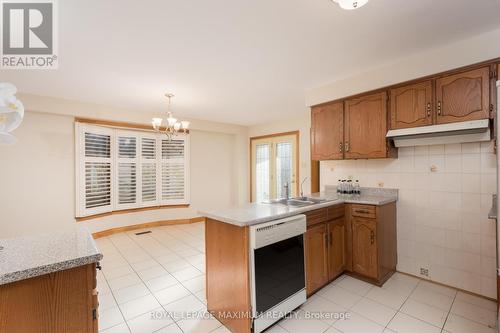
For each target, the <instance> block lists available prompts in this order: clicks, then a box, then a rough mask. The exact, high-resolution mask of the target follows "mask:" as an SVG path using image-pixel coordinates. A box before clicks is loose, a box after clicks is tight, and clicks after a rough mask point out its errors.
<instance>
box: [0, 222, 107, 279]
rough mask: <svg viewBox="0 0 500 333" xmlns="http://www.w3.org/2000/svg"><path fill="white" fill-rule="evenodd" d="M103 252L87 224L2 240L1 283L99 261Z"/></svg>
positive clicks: (0, 246)
mask: <svg viewBox="0 0 500 333" xmlns="http://www.w3.org/2000/svg"><path fill="white" fill-rule="evenodd" d="M101 259H102V253H101V252H100V251H99V249H98V248H97V246H96V243H95V242H94V239H93V238H92V235H91V234H90V232H89V231H88V230H87V229H86V228H84V227H74V228H70V229H67V230H64V231H58V232H52V233H44V234H40V235H33V236H23V237H17V238H7V239H0V285H3V284H7V283H11V282H15V281H20V280H25V279H29V278H32V277H35V276H40V275H45V274H48V273H53V272H57V271H62V270H66V269H69V268H74V267H78V266H83V265H86V264H90V263H94V262H98V261H99V260H101Z"/></svg>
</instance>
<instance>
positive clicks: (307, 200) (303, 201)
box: [264, 197, 326, 207]
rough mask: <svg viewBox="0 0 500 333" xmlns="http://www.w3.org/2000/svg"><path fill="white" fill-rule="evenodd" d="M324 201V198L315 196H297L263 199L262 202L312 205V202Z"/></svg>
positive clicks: (296, 205) (297, 205) (298, 205)
mask: <svg viewBox="0 0 500 333" xmlns="http://www.w3.org/2000/svg"><path fill="white" fill-rule="evenodd" d="M324 201H326V200H325V199H317V198H309V197H297V198H291V199H288V200H287V199H272V200H269V201H265V202H264V203H269V204H280V205H286V206H295V207H302V206H310V205H314V204H317V203H321V202H324Z"/></svg>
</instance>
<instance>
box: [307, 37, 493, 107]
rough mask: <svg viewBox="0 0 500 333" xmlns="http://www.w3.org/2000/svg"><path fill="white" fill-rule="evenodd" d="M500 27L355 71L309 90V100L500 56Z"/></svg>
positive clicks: (344, 94)
mask: <svg viewBox="0 0 500 333" xmlns="http://www.w3.org/2000/svg"><path fill="white" fill-rule="evenodd" d="M499 40H500V29H498V30H494V31H490V32H487V33H484V34H480V35H477V36H474V37H472V38H469V39H465V40H462V41H459V42H456V43H452V44H448V45H443V46H441V47H438V48H435V49H432V50H428V51H425V52H421V53H416V54H414V55H412V56H410V57H406V58H402V59H400V60H399V61H395V62H392V63H390V64H384V65H382V66H379V67H376V68H373V69H371V70H367V71H363V72H362V73H353V75H352V76H350V77H348V78H343V79H340V80H336V81H334V82H332V83H330V84H326V85H323V86H320V87H316V88H314V89H310V90H309V91H307V93H306V104H307V105H316V104H320V103H324V102H328V101H332V100H336V99H340V98H343V97H347V96H351V95H355V94H359V93H362V92H365V91H370V90H373V89H377V88H381V87H386V86H389V85H392V84H396V83H400V82H405V81H408V80H412V79H417V78H420V77H423V76H427V75H432V74H436V73H439V72H444V71H447V70H450V69H455V68H458V67H462V66H467V65H471V64H474V63H479V62H482V61H486V60H490V59H495V58H498V57H500V43H498V41H499Z"/></svg>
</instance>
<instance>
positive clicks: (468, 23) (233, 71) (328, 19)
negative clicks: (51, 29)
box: [0, 0, 500, 125]
mask: <svg viewBox="0 0 500 333" xmlns="http://www.w3.org/2000/svg"><path fill="white" fill-rule="evenodd" d="M58 3H59V69H58V70H45V71H40V70H39V71H36V70H34V71H30V70H23V71H21V70H20V71H13V70H8V71H0V77H1V79H2V81H4V80H5V81H9V82H12V83H14V84H15V85H17V86H18V88H19V90H20V91H22V92H24V93H32V94H37V95H42V96H51V97H60V98H66V99H72V100H77V101H83V102H91V103H96V104H102V105H109V106H115V107H121V108H129V109H134V110H137V112H146V113H150V112H161V111H162V110H165V108H166V99H165V98H164V97H163V94H164V93H165V92H166V91H171V92H173V93H174V94H175V95H176V97H175V98H174V100H173V110H174V114H175V115H176V116H177V117H178V118H182V117H190V118H198V119H205V120H214V121H220V122H227V123H234V124H240V125H253V124H259V123H265V122H267V121H271V120H277V119H280V118H283V117H290V116H293V115H296V114H300V113H303V112H304V110H305V102H304V95H305V91H306V90H308V89H310V88H313V87H317V86H320V85H323V84H326V83H328V82H332V81H335V80H337V79H339V78H343V77H346V76H349V75H352V74H354V73H359V72H361V71H363V69H368V68H371V67H374V66H378V65H381V64H386V63H390V62H391V61H394V60H395V59H398V58H401V57H404V56H407V55H410V54H413V53H415V52H420V51H423V50H425V49H430V48H433V47H436V46H439V45H440V44H447V43H451V42H454V41H457V40H460V39H464V38H467V37H469V36H473V35H476V34H478V33H481V32H485V31H489V30H493V29H495V28H497V27H498V26H500V20H499V16H498V13H499V12H500V0H439V1H436V0H411V1H410V0H371V1H370V2H369V3H368V4H367V5H366V6H365V7H362V8H361V9H358V10H355V11H344V10H341V9H340V8H339V7H338V6H337V5H336V4H334V3H332V2H331V1H330V0H252V1H249V0H210V1H207V0H143V1H133V0H126V1H124V0H106V1H102V0H85V1H83V0H64V1H59V2H58ZM402 3H404V5H401V4H402Z"/></svg>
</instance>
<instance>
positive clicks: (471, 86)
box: [436, 67, 490, 124]
mask: <svg viewBox="0 0 500 333" xmlns="http://www.w3.org/2000/svg"><path fill="white" fill-rule="evenodd" d="M436 100H437V123H438V124H446V123H453V122H458V121H466V120H476V119H487V118H489V115H490V112H489V108H490V70H489V67H485V68H480V69H476V70H473V71H469V72H465V73H459V74H455V75H450V76H446V77H443V78H441V79H438V80H437V81H436Z"/></svg>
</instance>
